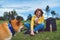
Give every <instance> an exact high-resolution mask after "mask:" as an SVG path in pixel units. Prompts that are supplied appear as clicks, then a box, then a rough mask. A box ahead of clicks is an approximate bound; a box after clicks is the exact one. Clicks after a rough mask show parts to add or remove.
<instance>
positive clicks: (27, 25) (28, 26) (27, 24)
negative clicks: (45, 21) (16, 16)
mask: <svg viewBox="0 0 60 40" xmlns="http://www.w3.org/2000/svg"><path fill="white" fill-rule="evenodd" d="M24 26H25V27H26V28H27V29H28V30H30V24H29V23H28V22H26V23H25V24H24Z"/></svg>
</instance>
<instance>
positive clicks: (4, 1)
mask: <svg viewBox="0 0 60 40" xmlns="http://www.w3.org/2000/svg"><path fill="white" fill-rule="evenodd" d="M59 4H60V0H0V16H3V14H4V12H5V11H7V12H9V11H12V10H13V9H15V10H16V12H17V13H18V15H19V16H22V17H23V18H24V19H27V16H28V14H32V15H33V14H34V11H35V10H36V9H37V8H40V9H42V10H45V8H46V6H47V5H49V7H50V9H51V10H54V11H55V12H56V13H57V15H58V16H57V17H60V5H59Z"/></svg>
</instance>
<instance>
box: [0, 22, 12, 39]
mask: <svg viewBox="0 0 60 40" xmlns="http://www.w3.org/2000/svg"><path fill="white" fill-rule="evenodd" d="M11 38H12V33H11V31H10V30H9V28H8V24H7V23H6V22H4V23H1V24H0V40H10V39H11Z"/></svg>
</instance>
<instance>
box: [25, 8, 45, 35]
mask: <svg viewBox="0 0 60 40" xmlns="http://www.w3.org/2000/svg"><path fill="white" fill-rule="evenodd" d="M25 26H26V27H27V28H28V29H29V30H30V31H31V32H30V34H31V35H34V32H38V31H39V30H44V16H43V11H42V10H41V9H36V11H35V13H34V16H33V17H32V19H31V25H30V24H29V23H25Z"/></svg>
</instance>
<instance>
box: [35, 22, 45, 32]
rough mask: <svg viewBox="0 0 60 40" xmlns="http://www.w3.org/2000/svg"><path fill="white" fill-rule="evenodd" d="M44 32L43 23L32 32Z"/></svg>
mask: <svg viewBox="0 0 60 40" xmlns="http://www.w3.org/2000/svg"><path fill="white" fill-rule="evenodd" d="M41 29H42V30H44V23H41V24H38V25H37V26H35V28H34V32H36V31H38V30H41Z"/></svg>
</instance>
